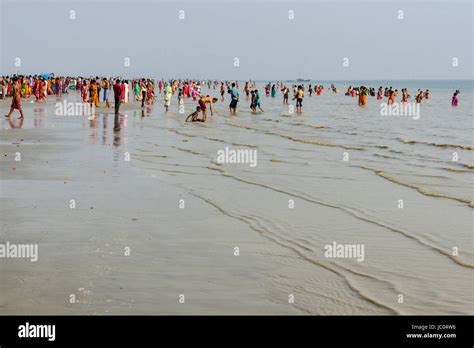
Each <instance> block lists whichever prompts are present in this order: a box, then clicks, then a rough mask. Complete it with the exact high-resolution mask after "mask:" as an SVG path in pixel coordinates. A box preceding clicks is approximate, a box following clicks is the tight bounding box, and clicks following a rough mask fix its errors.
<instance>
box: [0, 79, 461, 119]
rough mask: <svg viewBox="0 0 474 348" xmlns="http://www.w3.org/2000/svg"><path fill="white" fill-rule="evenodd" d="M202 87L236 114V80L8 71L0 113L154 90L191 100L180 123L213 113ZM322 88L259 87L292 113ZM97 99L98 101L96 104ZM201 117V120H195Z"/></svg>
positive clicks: (356, 92)
mask: <svg viewBox="0 0 474 348" xmlns="http://www.w3.org/2000/svg"><path fill="white" fill-rule="evenodd" d="M204 86H206V87H207V89H208V90H211V89H213V90H217V89H219V93H220V95H221V101H222V102H223V101H224V99H225V98H224V96H225V94H226V92H227V94H229V96H230V104H229V112H230V114H231V115H236V113H237V105H238V103H239V101H240V94H239V82H238V81H218V80H192V79H175V80H168V81H165V80H163V79H161V80H158V81H155V80H154V79H150V78H135V79H130V80H128V79H120V78H110V77H99V76H95V77H88V78H86V77H81V76H78V77H71V76H57V77H56V76H54V74H47V75H44V74H43V75H24V76H19V75H13V76H1V77H0V99H6V98H7V97H12V103H11V108H10V112H9V113H8V114H7V115H5V116H7V117H10V116H11V114H12V113H13V112H14V110H18V111H19V112H20V118H23V117H24V114H23V110H22V107H21V100H22V99H29V98H32V97H33V96H34V98H35V102H36V103H43V102H45V101H46V99H47V98H48V97H50V96H54V97H56V98H59V97H61V96H63V95H67V94H69V93H72V92H75V93H80V96H81V98H82V101H83V102H84V103H89V104H90V106H94V107H100V106H103V107H105V108H110V107H111V104H110V102H109V97H110V96H111V95H112V94H113V97H114V108H115V114H116V115H117V114H119V112H120V106H121V105H122V104H128V103H130V102H131V100H132V101H134V102H137V103H141V107H145V105H152V104H154V103H155V102H156V95H155V91H156V92H157V93H158V94H159V95H162V96H163V101H164V107H165V109H166V111H168V110H169V108H170V106H171V100H172V98H173V95H177V104H178V107H182V106H183V105H184V101H185V99H188V100H192V101H196V103H197V104H198V105H197V106H196V110H195V111H194V112H193V113H191V114H190V115H188V117H187V118H186V121H191V122H197V121H201V122H205V121H206V119H207V105H209V110H210V112H211V116H212V115H213V110H212V105H213V104H215V103H217V102H218V98H216V97H211V96H210V95H209V94H206V95H204V94H203V93H202V88H203V87H204ZM324 90H325V88H324V85H322V84H317V85H312V84H311V83H310V84H309V85H308V86H307V88H305V86H304V85H303V84H299V85H296V84H293V85H291V89H290V87H289V86H288V85H286V84H285V83H283V82H280V81H277V82H275V83H271V82H268V83H267V84H266V85H265V86H264V91H265V96H266V97H270V98H275V97H276V96H277V93H278V91H280V92H281V94H282V97H283V104H285V105H287V104H288V103H289V101H288V100H289V96H290V92H292V95H293V97H292V100H294V101H295V106H296V112H297V113H302V112H303V100H304V98H305V91H307V93H308V94H309V97H311V96H312V95H313V93H314V94H316V95H317V96H319V95H321V94H322V93H323V92H324ZM330 91H331V92H332V93H335V94H336V93H338V90H337V88H336V86H335V85H334V84H331V86H330ZM243 92H244V94H245V97H246V99H247V100H249V102H250V105H249V107H250V110H251V111H252V113H258V112H264V110H263V108H262V100H261V96H260V92H259V90H258V89H257V88H256V84H255V82H253V81H247V82H245V85H244V87H243ZM398 94H399V92H398V89H393V88H392V87H385V88H383V87H382V86H380V87H379V88H378V90H377V91H376V90H375V88H374V87H366V86H363V85H362V86H349V87H348V88H347V91H346V92H345V95H346V96H351V97H354V98H358V105H359V106H365V105H366V103H367V97H368V96H371V97H376V98H377V100H381V99H383V98H387V103H388V104H393V103H395V97H397V96H398ZM458 94H459V90H456V91H455V93H454V95H453V97H452V101H451V104H452V105H453V106H457V105H458V97H457V96H458ZM423 99H424V100H429V99H430V90H429V89H426V90H425V91H423V90H421V89H418V91H417V94H416V96H415V101H416V103H421V102H422V100H423ZM409 100H410V94H409V93H408V89H406V88H402V90H401V103H408V102H409ZM101 101H102V104H101ZM199 115H201V118H199Z"/></svg>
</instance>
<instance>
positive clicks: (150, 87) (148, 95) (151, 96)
mask: <svg viewBox="0 0 474 348" xmlns="http://www.w3.org/2000/svg"><path fill="white" fill-rule="evenodd" d="M153 89H154V88H153V84H152V83H151V82H148V84H147V86H146V90H147V91H146V102H147V104H148V105H151V104H153V102H154V99H155V93H154V92H153Z"/></svg>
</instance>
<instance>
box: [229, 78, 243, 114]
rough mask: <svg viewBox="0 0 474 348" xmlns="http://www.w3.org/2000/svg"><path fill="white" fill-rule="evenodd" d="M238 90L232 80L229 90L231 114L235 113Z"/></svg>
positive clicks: (238, 97)
mask: <svg viewBox="0 0 474 348" xmlns="http://www.w3.org/2000/svg"><path fill="white" fill-rule="evenodd" d="M239 99H240V96H239V90H238V89H237V88H235V82H232V89H231V90H230V104H229V109H230V113H231V114H234V115H235V114H236V113H237V103H238V102H239Z"/></svg>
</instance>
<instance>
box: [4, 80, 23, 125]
mask: <svg viewBox="0 0 474 348" xmlns="http://www.w3.org/2000/svg"><path fill="white" fill-rule="evenodd" d="M12 85H13V86H12V92H13V99H12V105H11V106H10V112H9V113H8V114H6V115H5V117H8V118H10V116H11V114H12V113H13V111H14V110H15V109H17V110H18V111H19V112H20V117H19V118H24V116H23V109H22V108H21V83H20V81H19V80H18V79H17V78H16V77H14V78H13V80H12Z"/></svg>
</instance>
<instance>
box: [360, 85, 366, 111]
mask: <svg viewBox="0 0 474 348" xmlns="http://www.w3.org/2000/svg"><path fill="white" fill-rule="evenodd" d="M366 104H367V88H365V86H360V89H359V106H365V105H366Z"/></svg>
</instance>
